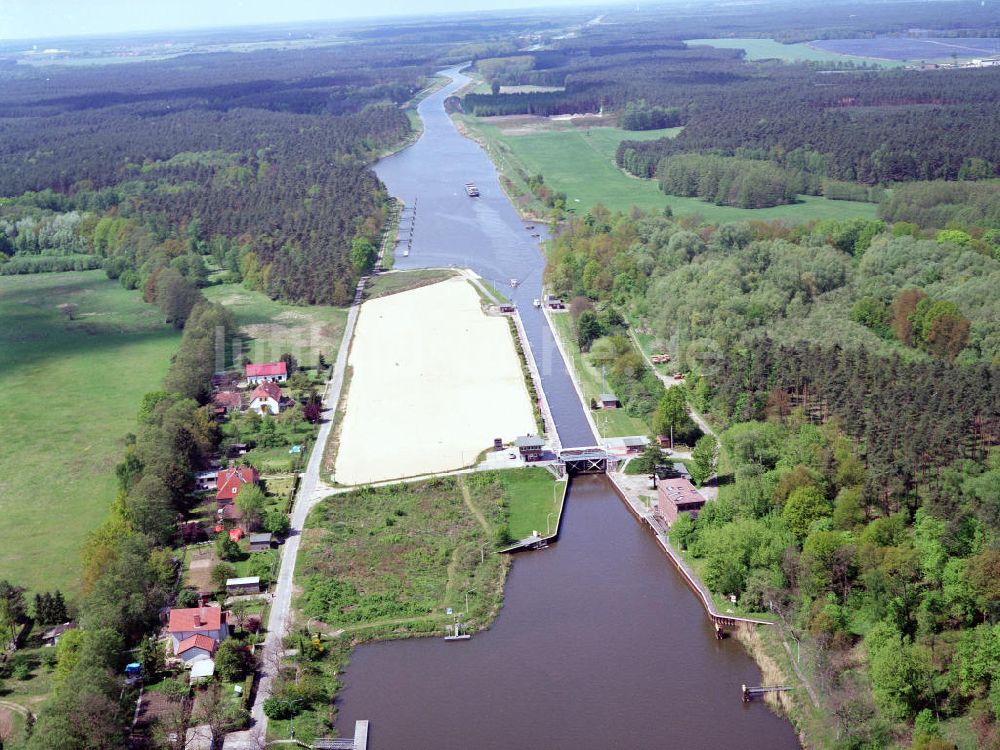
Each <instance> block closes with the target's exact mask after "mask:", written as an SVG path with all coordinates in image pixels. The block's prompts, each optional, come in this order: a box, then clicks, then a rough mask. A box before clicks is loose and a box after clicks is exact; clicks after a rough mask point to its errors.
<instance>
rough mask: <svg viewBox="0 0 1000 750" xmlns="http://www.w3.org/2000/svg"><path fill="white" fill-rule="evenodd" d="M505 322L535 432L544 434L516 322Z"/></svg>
mask: <svg viewBox="0 0 1000 750" xmlns="http://www.w3.org/2000/svg"><path fill="white" fill-rule="evenodd" d="M507 322H508V323H509V324H510V337H511V340H512V341H513V342H514V351H516V352H517V358H518V360H519V361H520V363H521V374H522V375H523V376H524V387H525V388H526V389H527V391H528V398H529V399H530V400H531V413H532V414H534V415H535V432H536V434H538V435H544V434H545V420H544V419H542V409H541V407H540V406H539V402H540V398H539V395H538V391H537V390H536V389H535V381H534V380H533V379H532V377H531V371H530V370H529V369H528V358H527V356H526V355H525V353H524V347H523V346H522V345H521V337H520V336H518V335H517V324H516V323H514V321H513V319H512V318H507Z"/></svg>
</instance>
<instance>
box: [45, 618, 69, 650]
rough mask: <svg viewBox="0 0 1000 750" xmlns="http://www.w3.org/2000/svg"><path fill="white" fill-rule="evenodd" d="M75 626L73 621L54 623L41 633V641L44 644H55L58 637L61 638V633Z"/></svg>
mask: <svg viewBox="0 0 1000 750" xmlns="http://www.w3.org/2000/svg"><path fill="white" fill-rule="evenodd" d="M75 627H76V623H75V622H64V623H62V624H61V625H56V626H55V627H54V628H51V629H49V630H46V631H45V632H44V633H42V643H44V644H45V645H46V646H56V645H58V644H59V639H60V638H62V635H63V633H65V632H66V631H67V630H73V628H75Z"/></svg>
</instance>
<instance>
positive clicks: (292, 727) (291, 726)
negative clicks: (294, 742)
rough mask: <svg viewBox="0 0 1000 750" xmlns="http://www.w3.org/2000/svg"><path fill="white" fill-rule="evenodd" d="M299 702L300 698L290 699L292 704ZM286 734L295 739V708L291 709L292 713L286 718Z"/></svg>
mask: <svg viewBox="0 0 1000 750" xmlns="http://www.w3.org/2000/svg"><path fill="white" fill-rule="evenodd" d="M301 702H302V699H301V698H294V699H293V700H292V701H291V704H292V705H293V706H294V705H295V704H297V703H301ZM288 735H289V737H291V738H292V739H295V710H294V709H293V710H292V715H291V717H290V718H289V720H288Z"/></svg>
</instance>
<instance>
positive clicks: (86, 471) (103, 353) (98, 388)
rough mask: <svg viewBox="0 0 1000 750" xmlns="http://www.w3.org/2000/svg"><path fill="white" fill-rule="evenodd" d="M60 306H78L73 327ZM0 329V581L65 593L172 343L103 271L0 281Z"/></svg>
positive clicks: (169, 333) (132, 295)
mask: <svg viewBox="0 0 1000 750" xmlns="http://www.w3.org/2000/svg"><path fill="white" fill-rule="evenodd" d="M62 304H75V305H77V306H78V310H77V312H76V314H75V316H74V318H75V319H74V320H68V319H67V318H66V316H65V315H63V314H61V313H60V311H59V310H58V309H57V308H58V306H59V305H62ZM0 317H2V319H3V320H4V323H5V325H4V326H3V328H2V330H0V366H2V371H0V383H2V385H3V392H4V394H5V395H6V397H7V399H8V408H7V409H6V410H5V416H4V446H5V447H4V450H3V451H2V453H0V514H2V516H3V519H4V528H5V530H6V531H7V532H8V533H10V534H12V535H13V536H14V537H15V538H16V539H17V542H18V543H17V544H16V545H11V544H8V545H4V548H3V550H0V570H2V571H3V577H4V578H9V579H10V580H12V581H14V582H16V583H18V584H19V585H22V586H26V587H28V588H30V589H35V590H38V589H42V590H51V589H54V588H57V587H58V588H62V589H63V590H66V591H68V592H71V593H73V592H74V591H75V587H76V585H77V581H78V579H79V551H80V546H81V544H82V543H83V541H84V539H85V537H86V535H87V533H88V532H89V531H90V530H91V529H93V528H94V527H96V526H97V525H98V524H100V523H101V522H102V521H103V520H104V517H105V515H106V514H107V510H108V507H109V506H110V505H111V502H112V501H113V500H114V497H115V492H116V483H115V476H114V466H115V464H116V463H117V462H118V460H119V459H120V457H121V454H122V450H123V442H122V441H123V439H124V437H125V435H126V434H127V433H129V432H132V431H134V430H135V425H136V408H137V406H138V404H139V400H140V399H141V398H142V396H143V394H145V393H146V392H148V391H152V390H155V389H156V388H157V387H159V384H160V381H161V379H162V378H163V375H164V373H165V372H166V370H167V366H168V365H169V364H170V356H171V355H172V354H173V352H174V350H175V349H176V347H177V345H178V343H179V341H180V335H179V334H178V332H177V331H175V330H174V329H173V328H171V327H169V326H166V325H164V324H163V322H162V320H161V317H160V312H159V311H158V310H157V309H156V308H155V307H153V306H151V305H146V304H144V303H143V301H142V297H141V295H139V294H138V293H137V292H130V291H126V290H125V289H123V288H122V287H121V286H120V285H118V284H117V283H116V282H112V281H109V280H108V279H107V278H106V277H105V275H104V272H103V271H86V272H70V273H51V274H36V275H29V276H8V277H2V278H0Z"/></svg>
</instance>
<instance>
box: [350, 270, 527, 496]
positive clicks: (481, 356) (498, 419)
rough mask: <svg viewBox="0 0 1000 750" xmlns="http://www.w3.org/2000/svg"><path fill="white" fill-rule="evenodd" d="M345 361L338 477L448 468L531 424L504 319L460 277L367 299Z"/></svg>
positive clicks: (359, 478) (353, 479)
mask: <svg viewBox="0 0 1000 750" xmlns="http://www.w3.org/2000/svg"><path fill="white" fill-rule="evenodd" d="M348 363H349V366H350V367H351V368H352V374H351V382H350V389H349V391H348V393H347V402H346V408H345V411H344V419H343V425H342V428H341V432H340V449H339V451H338V453H337V460H336V464H335V466H334V479H335V480H336V481H337V482H340V483H341V484H361V483H365V482H375V481H380V480H385V479H398V478H401V477H409V476H416V475H418V474H427V473H430V472H437V471H447V470H449V469H457V468H460V467H462V466H467V465H469V464H471V463H472V462H473V461H474V460H475V458H476V456H477V455H478V454H479V453H480V452H481V451H482V450H483V449H484V448H488V447H490V446H492V444H493V439H494V438H497V437H502V438H503V439H504V440H505V441H509V440H512V439H513V438H515V437H516V436H518V435H524V434H527V433H529V432H535V431H536V428H535V420H534V415H533V412H532V408H531V403H530V401H529V397H528V391H527V389H526V388H525V386H524V378H523V376H522V373H521V363H520V361H519V360H518V357H517V353H516V352H515V350H514V344H513V341H512V340H511V334H510V329H509V325H508V323H507V321H506V320H505V319H504V318H502V317H488V316H486V315H484V314H483V313H482V311H481V310H480V306H479V296H478V295H477V294H476V292H475V290H474V289H473V288H472V286H471V285H470V284H469V283H468V282H467V281H465V280H464V279H460V278H456V279H449V280H448V281H443V282H441V283H438V284H432V285H430V286H425V287H421V288H420V289H413V290H411V291H407V292H402V293H400V294H394V295H391V296H389V297H382V298H379V299H374V300H371V301H369V302H366V303H365V304H364V305H363V306H362V308H361V313H360V315H359V317H358V324H357V329H356V330H355V333H354V343H353V345H352V348H351V354H350V358H349V360H348Z"/></svg>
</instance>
